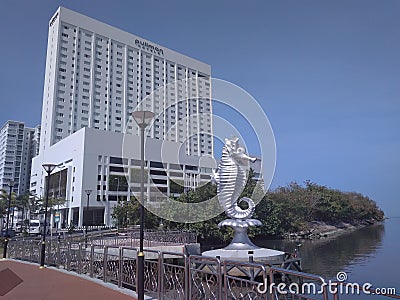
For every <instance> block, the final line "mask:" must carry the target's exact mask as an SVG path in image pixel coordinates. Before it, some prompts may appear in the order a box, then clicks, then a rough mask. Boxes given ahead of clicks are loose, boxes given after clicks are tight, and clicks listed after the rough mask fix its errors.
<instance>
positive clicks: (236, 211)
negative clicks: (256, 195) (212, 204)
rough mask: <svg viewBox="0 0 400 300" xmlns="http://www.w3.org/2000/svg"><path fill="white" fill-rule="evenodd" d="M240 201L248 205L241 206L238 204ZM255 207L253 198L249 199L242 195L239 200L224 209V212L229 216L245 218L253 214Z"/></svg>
mask: <svg viewBox="0 0 400 300" xmlns="http://www.w3.org/2000/svg"><path fill="white" fill-rule="evenodd" d="M240 202H246V203H247V205H248V206H249V207H248V208H246V209H243V208H241V207H240V206H239V205H238V204H239V203H240ZM255 208H256V205H255V204H254V201H253V200H251V199H250V198H247V197H243V198H240V200H239V201H237V202H235V203H234V205H232V206H230V207H229V208H228V209H227V210H226V214H227V215H228V216H229V217H230V218H235V219H247V218H249V217H251V216H252V215H253V213H254V210H255Z"/></svg>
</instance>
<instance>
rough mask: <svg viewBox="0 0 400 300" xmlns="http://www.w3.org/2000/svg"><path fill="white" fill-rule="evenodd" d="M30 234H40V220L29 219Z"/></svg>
mask: <svg viewBox="0 0 400 300" xmlns="http://www.w3.org/2000/svg"><path fill="white" fill-rule="evenodd" d="M29 234H32V235H39V234H40V222H39V220H30V221H29Z"/></svg>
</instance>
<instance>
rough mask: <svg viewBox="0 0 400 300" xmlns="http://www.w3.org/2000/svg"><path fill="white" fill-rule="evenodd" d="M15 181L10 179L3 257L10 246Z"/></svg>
mask: <svg viewBox="0 0 400 300" xmlns="http://www.w3.org/2000/svg"><path fill="white" fill-rule="evenodd" d="M14 184H15V183H14V181H13V180H10V181H9V182H8V187H9V188H10V192H9V193H8V208H7V221H6V235H5V238H4V249H3V258H6V257H7V247H8V239H9V234H8V226H9V221H10V209H11V193H12V188H13V187H14Z"/></svg>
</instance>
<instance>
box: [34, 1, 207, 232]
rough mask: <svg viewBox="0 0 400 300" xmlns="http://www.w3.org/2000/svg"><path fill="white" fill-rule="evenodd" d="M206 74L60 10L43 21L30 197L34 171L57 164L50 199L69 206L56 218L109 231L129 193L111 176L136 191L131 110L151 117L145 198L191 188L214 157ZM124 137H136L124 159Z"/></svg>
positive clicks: (37, 175)
mask: <svg viewBox="0 0 400 300" xmlns="http://www.w3.org/2000/svg"><path fill="white" fill-rule="evenodd" d="M210 76H211V67H210V66H209V65H207V64H205V63H202V62H200V61H198V60H195V59H192V58H190V57H188V56H185V55H182V54H179V53H177V52H175V51H172V50H170V49H167V48H165V47H162V46H160V45H157V44H155V43H153V42H150V41H148V40H145V39H143V38H140V37H138V36H135V35H133V34H130V33H127V32H124V31H122V30H119V29H116V28H114V27H112V26H109V25H107V24H104V23H101V22H99V21H96V20H94V19H91V18H89V17H86V16H84V15H82V14H79V13H76V12H73V11H71V10H68V9H66V8H63V7H60V8H59V9H58V10H57V12H56V13H55V14H54V16H53V17H52V18H51V19H50V22H49V33H48V46H47V59H46V70H45V82H44V95H43V108H42V121H41V128H42V131H41V140H40V152H39V155H38V156H37V157H35V158H34V159H33V163H32V172H31V191H32V192H34V193H36V194H37V195H39V196H43V194H44V186H45V175H46V174H45V172H44V170H43V169H42V167H41V165H42V164H43V163H54V164H56V165H58V168H57V169H56V170H55V171H54V172H53V173H54V175H55V176H54V177H53V178H54V179H53V181H52V180H51V183H50V189H51V191H50V193H51V195H54V196H55V197H64V198H65V199H66V200H67V202H66V204H65V206H63V207H62V208H61V210H62V211H61V219H62V220H61V221H62V222H65V223H67V224H71V223H73V224H75V225H79V226H80V225H82V224H83V223H84V222H85V221H84V220H90V222H91V223H92V224H101V223H103V224H107V225H109V224H111V223H112V220H111V219H110V214H111V212H112V208H113V206H114V205H115V204H116V203H117V199H121V196H122V197H124V199H127V198H128V197H129V195H130V191H129V190H128V189H125V188H124V189H122V188H121V184H120V181H121V180H122V179H121V177H118V176H128V177H129V178H128V180H130V182H131V183H132V182H133V188H132V189H131V191H132V192H137V191H138V186H139V185H138V182H137V180H138V178H137V174H138V173H137V172H138V168H139V166H140V163H139V161H138V159H139V158H140V151H139V144H140V143H139V138H138V136H137V135H138V133H139V131H138V128H137V126H136V125H135V124H132V122H131V123H128V120H129V118H130V116H131V113H132V112H133V111H134V110H138V109H139V110H150V111H153V112H154V113H155V114H156V117H155V122H154V125H153V126H152V127H151V130H150V132H149V134H148V137H149V138H150V143H151V147H147V146H146V165H147V172H148V173H147V180H148V182H147V184H146V189H147V195H151V193H152V191H153V187H154V186H156V187H158V190H159V191H161V193H163V194H165V196H169V195H171V194H176V193H178V191H177V189H176V184H175V183H176V182H179V183H181V184H182V185H184V188H195V187H196V186H197V185H199V184H200V182H201V181H203V180H207V179H208V178H209V176H208V174H209V173H210V172H211V167H213V162H211V160H209V159H208V160H207V159H203V158H204V156H207V155H208V156H210V155H212V154H213V138H212V133H213V131H212V107H211V79H210ZM139 104H140V105H139ZM138 105H139V106H138ZM133 126H134V128H132V127H133ZM125 131H128V132H133V133H134V134H133V135H130V136H131V139H132V143H133V146H132V147H133V148H134V149H133V153H132V154H131V155H130V156H129V157H126V156H124V154H123V153H122V152H123V151H122V142H123V138H124V134H123V133H124V132H125ZM160 149H163V151H165V150H166V149H167V152H168V154H167V155H164V154H163V155H160ZM177 153H179V155H178V156H179V157H177ZM127 174H128V175H127ZM135 174H136V175H135ZM115 178H117V187H115V183H112V182H111V180H114V179H115ZM171 180H172V181H175V183H172V182H171ZM131 187H132V184H131ZM87 189H90V190H92V193H91V195H90V202H89V205H87V203H86V201H87V200H86V199H87V195H86V194H85V190H87ZM178 190H179V189H178ZM88 206H90V209H89V208H88ZM85 215H86V216H88V218H89V219H87V217H86V216H85ZM86 222H89V221H86Z"/></svg>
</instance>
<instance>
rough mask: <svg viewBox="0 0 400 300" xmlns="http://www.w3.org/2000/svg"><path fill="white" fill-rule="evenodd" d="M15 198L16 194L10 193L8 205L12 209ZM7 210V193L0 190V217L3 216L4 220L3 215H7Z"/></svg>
mask: <svg viewBox="0 0 400 300" xmlns="http://www.w3.org/2000/svg"><path fill="white" fill-rule="evenodd" d="M15 198H16V194H15V193H14V192H12V193H11V205H10V206H11V207H13V204H14V201H15ZM7 209H8V192H7V191H6V190H5V189H0V216H3V218H4V215H5V214H6V213H7ZM13 211H14V210H13ZM11 224H12V223H11Z"/></svg>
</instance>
